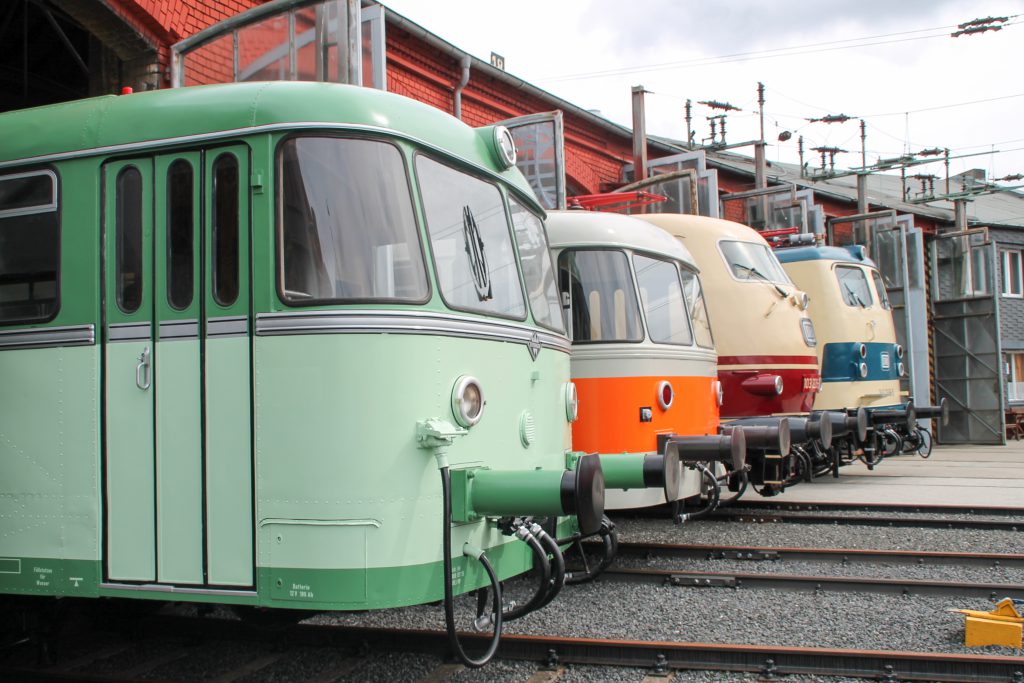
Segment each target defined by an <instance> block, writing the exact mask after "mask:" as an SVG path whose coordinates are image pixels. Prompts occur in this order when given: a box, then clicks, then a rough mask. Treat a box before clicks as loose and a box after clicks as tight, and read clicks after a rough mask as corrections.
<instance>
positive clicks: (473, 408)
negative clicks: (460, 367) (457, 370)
mask: <svg viewBox="0 0 1024 683" xmlns="http://www.w3.org/2000/svg"><path fill="white" fill-rule="evenodd" d="M483 412H484V390H483V389H481V388H480V382H478V381H477V379H476V378H475V377H470V376H469V375H463V376H462V377H460V378H459V379H457V380H456V381H455V387H454V388H453V389H452V414H453V415H455V421H456V422H458V423H459V424H460V425H462V426H463V427H472V426H473V425H475V424H476V423H477V422H479V421H480V416H481V415H483Z"/></svg>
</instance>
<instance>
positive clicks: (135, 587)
mask: <svg viewBox="0 0 1024 683" xmlns="http://www.w3.org/2000/svg"><path fill="white" fill-rule="evenodd" d="M100 588H103V589H106V590H118V591H152V592H155V593H177V594H180V595H248V596H255V595H256V592H255V591H253V590H251V589H242V590H230V589H224V588H189V587H187V586H171V585H167V584H162V583H144V584H132V583H109V582H104V583H101V584H100Z"/></svg>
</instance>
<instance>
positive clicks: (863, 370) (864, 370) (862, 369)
mask: <svg viewBox="0 0 1024 683" xmlns="http://www.w3.org/2000/svg"><path fill="white" fill-rule="evenodd" d="M867 376H868V364H867V363H861V364H860V378H861V379H867Z"/></svg>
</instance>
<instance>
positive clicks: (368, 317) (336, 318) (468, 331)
mask: <svg viewBox="0 0 1024 683" xmlns="http://www.w3.org/2000/svg"><path fill="white" fill-rule="evenodd" d="M383 333H387V334H425V335H441V336H447V337H467V338H470V339H487V340H491V341H504V342H513V343H516V344H524V345H527V346H529V344H530V341H531V340H532V339H533V338H534V335H536V337H537V339H538V340H539V341H540V345H541V347H543V348H548V349H554V350H556V351H561V352H562V353H569V352H570V351H571V350H572V346H571V345H570V343H569V340H568V339H567V338H565V337H561V336H559V335H557V334H553V333H551V332H545V331H542V330H539V329H536V328H533V327H528V326H526V325H514V324H509V323H500V322H494V321H490V320H487V321H484V320H480V319H477V318H463V317H460V316H456V315H448V314H444V313H426V312H410V311H310V312H307V313H263V314H259V315H257V316H256V334H257V335H259V336H276V335H285V334H383Z"/></svg>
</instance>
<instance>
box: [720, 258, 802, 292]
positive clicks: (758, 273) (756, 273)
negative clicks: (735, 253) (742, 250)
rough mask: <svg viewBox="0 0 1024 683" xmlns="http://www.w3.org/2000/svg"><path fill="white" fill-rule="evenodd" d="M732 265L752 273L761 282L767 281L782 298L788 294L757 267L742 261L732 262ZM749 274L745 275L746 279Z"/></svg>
mask: <svg viewBox="0 0 1024 683" xmlns="http://www.w3.org/2000/svg"><path fill="white" fill-rule="evenodd" d="M732 265H733V268H740V269H742V270H745V271H747V273H749V275H753V276H754V277H756V278H757V279H758V280H761V281H763V282H767V283H768V284H770V285H771V286H772V287H774V288H775V291H776V292H778V293H779V296H781V297H782V298H783V299H785V298H786V297H787V296H788V294H786V290H784V289H783V288H782V287H779V285H778V284H776V283H775V282H773V281H772V280H771V279H770V278H769V277H768V276H767V275H765V274H764V273H762V272H761V271H760V270H758V269H757V268H754V267H753V266H745V265H743V264H742V263H734V264H732ZM749 275H748V276H747V279H748V280H749V279H750V277H749Z"/></svg>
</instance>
